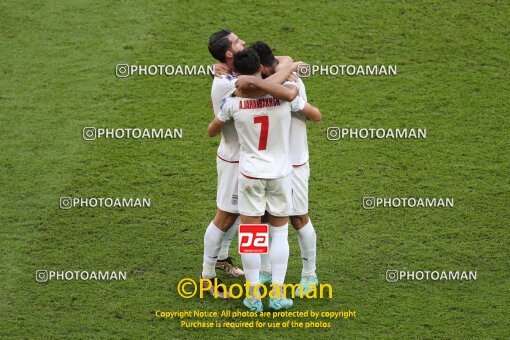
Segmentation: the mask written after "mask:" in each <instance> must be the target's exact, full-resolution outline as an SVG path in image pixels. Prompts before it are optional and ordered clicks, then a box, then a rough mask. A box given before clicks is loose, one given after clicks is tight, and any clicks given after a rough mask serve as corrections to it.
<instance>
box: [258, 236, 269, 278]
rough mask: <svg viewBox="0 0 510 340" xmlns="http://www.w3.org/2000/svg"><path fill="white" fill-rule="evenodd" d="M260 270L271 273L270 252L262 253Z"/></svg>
mask: <svg viewBox="0 0 510 340" xmlns="http://www.w3.org/2000/svg"><path fill="white" fill-rule="evenodd" d="M270 240H271V239H270ZM260 271H261V272H266V273H271V259H270V258H269V253H267V254H260Z"/></svg>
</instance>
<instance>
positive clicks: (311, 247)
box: [297, 219, 317, 276]
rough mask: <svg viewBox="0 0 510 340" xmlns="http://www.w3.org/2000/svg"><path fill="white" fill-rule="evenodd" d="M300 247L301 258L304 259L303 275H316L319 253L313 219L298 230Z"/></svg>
mask: <svg viewBox="0 0 510 340" xmlns="http://www.w3.org/2000/svg"><path fill="white" fill-rule="evenodd" d="M297 234H298V242H299V248H301V259H302V260H303V270H302V271H301V275H312V276H315V259H316V254H317V236H316V234H315V229H314V228H313V225H312V221H311V220H310V219H309V220H308V223H307V224H306V225H305V226H304V227H303V228H301V229H299V230H298V231H297Z"/></svg>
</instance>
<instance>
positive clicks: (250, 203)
mask: <svg viewBox="0 0 510 340" xmlns="http://www.w3.org/2000/svg"><path fill="white" fill-rule="evenodd" d="M290 177H291V175H290V174H289V175H287V176H285V177H282V178H276V179H258V178H248V177H246V176H244V175H243V174H239V213H240V214H241V215H245V216H263V215H264V213H265V211H266V210H267V212H269V213H270V214H271V215H273V216H277V217H285V216H289V215H290V213H291V212H292V181H291V178H290Z"/></svg>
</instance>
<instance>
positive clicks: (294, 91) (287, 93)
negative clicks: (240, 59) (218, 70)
mask: <svg viewBox="0 0 510 340" xmlns="http://www.w3.org/2000/svg"><path fill="white" fill-rule="evenodd" d="M237 82H238V83H237V84H236V87H238V90H236V92H237V94H240V93H241V94H240V96H241V97H242V96H244V95H243V94H246V92H245V91H243V90H242V88H251V87H255V88H258V89H260V90H262V91H264V92H265V93H269V94H270V95H272V96H273V97H275V98H278V99H281V100H285V101H288V102H290V101H293V100H294V98H296V96H297V95H298V93H299V90H298V88H297V86H283V85H280V84H277V83H273V82H270V81H267V80H263V79H262V78H260V77H255V76H239V77H238V79H237ZM240 88H241V89H240ZM236 92H235V93H234V94H236Z"/></svg>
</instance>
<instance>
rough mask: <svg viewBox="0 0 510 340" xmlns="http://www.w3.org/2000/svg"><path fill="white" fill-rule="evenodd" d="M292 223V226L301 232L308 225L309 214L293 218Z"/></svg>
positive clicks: (291, 218)
mask: <svg viewBox="0 0 510 340" xmlns="http://www.w3.org/2000/svg"><path fill="white" fill-rule="evenodd" d="M290 223H291V224H292V226H293V227H294V229H296V230H299V229H301V228H303V227H304V226H305V225H306V224H307V223H308V214H305V215H300V216H291V217H290Z"/></svg>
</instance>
